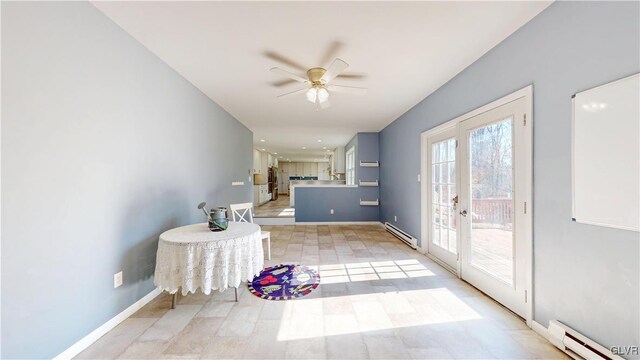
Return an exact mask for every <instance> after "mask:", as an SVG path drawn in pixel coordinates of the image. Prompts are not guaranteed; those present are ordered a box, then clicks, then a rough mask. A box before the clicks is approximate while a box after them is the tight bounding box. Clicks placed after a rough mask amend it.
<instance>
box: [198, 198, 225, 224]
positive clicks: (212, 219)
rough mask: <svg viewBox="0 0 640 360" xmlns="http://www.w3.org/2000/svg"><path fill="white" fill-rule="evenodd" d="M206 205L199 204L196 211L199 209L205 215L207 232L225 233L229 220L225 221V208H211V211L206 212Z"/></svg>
mask: <svg viewBox="0 0 640 360" xmlns="http://www.w3.org/2000/svg"><path fill="white" fill-rule="evenodd" d="M206 205H207V203H206V202H201V203H200V204H199V205H198V209H201V210H202V211H203V212H204V214H205V215H207V220H208V221H209V230H211V231H225V230H227V228H228V227H229V219H227V208H226V207H217V208H212V209H211V210H209V211H208V210H207V208H206V207H205V206H206Z"/></svg>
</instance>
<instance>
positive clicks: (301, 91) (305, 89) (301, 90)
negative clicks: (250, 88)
mask: <svg viewBox="0 0 640 360" xmlns="http://www.w3.org/2000/svg"><path fill="white" fill-rule="evenodd" d="M307 90H309V87H304V88H302V89H298V90H296V91H291V92H288V93H284V94H282V95H278V96H276V97H279V98H281V97H283V96H287V95H293V94H298V93H303V92H305V91H307Z"/></svg>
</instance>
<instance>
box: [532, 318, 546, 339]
mask: <svg viewBox="0 0 640 360" xmlns="http://www.w3.org/2000/svg"><path fill="white" fill-rule="evenodd" d="M531 330H533V331H535V332H537V333H538V335H540V336H542V337H543V338H545V339H547V340H549V330H547V328H546V327H544V325H542V324H540V323H539V322H537V321H535V320H531Z"/></svg>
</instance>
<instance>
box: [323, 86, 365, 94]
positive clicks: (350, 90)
mask: <svg viewBox="0 0 640 360" xmlns="http://www.w3.org/2000/svg"><path fill="white" fill-rule="evenodd" d="M327 89H328V90H329V91H335V92H341V93H347V94H354V95H364V94H366V93H367V88H361V87H355V86H342V85H328V86H327Z"/></svg>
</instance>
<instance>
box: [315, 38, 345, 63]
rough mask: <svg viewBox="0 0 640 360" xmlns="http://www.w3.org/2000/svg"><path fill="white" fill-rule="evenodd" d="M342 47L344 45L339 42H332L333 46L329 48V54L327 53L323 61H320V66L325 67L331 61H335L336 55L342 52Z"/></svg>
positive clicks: (330, 45)
mask: <svg viewBox="0 0 640 360" xmlns="http://www.w3.org/2000/svg"><path fill="white" fill-rule="evenodd" d="M342 45H344V44H343V43H342V42H340V41H337V40H336V41H333V42H331V44H329V47H327V52H325V53H324V56H323V57H322V59H320V62H319V64H320V66H324V65H326V64H328V63H329V61H331V59H335V58H336V55H338V52H340V49H341V48H342Z"/></svg>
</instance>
